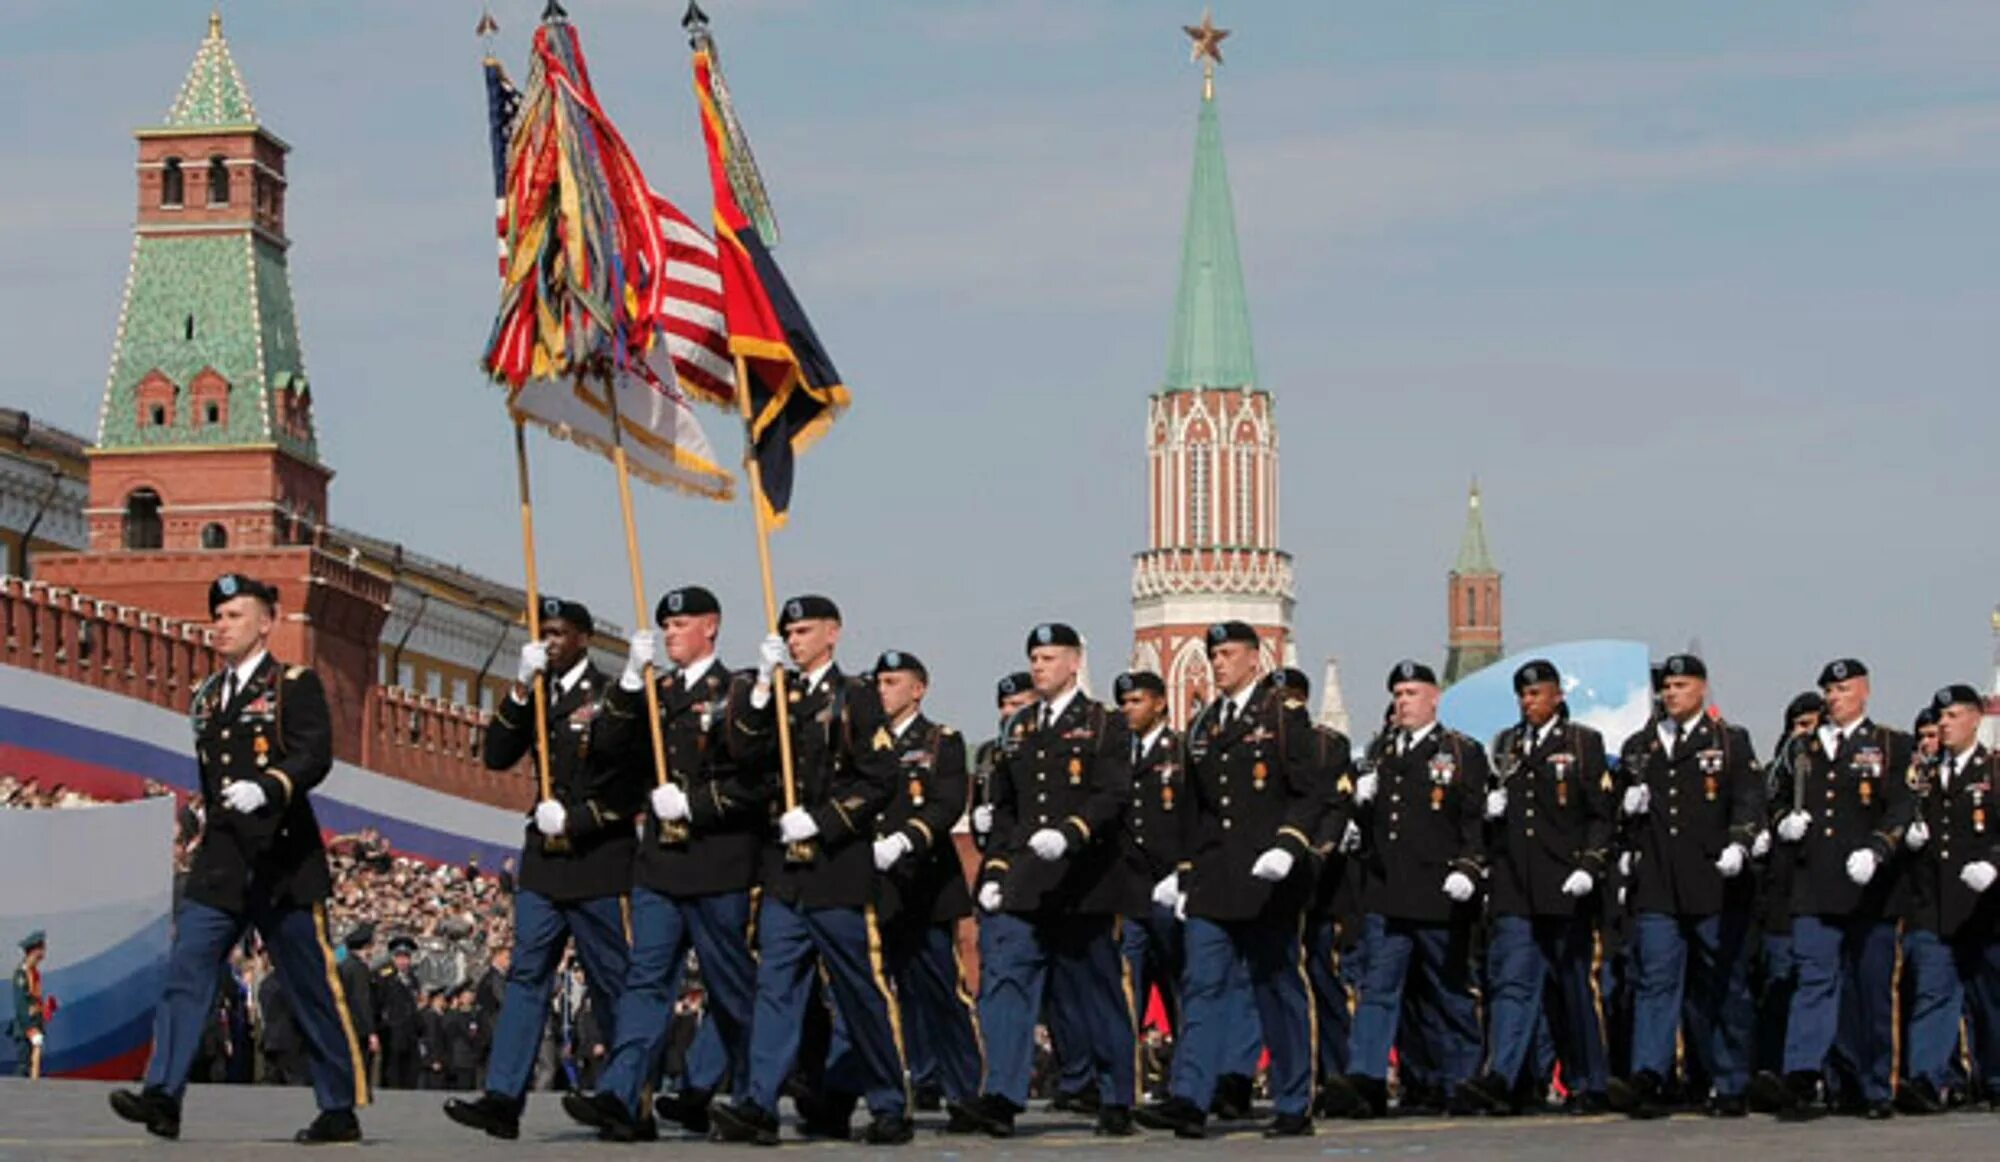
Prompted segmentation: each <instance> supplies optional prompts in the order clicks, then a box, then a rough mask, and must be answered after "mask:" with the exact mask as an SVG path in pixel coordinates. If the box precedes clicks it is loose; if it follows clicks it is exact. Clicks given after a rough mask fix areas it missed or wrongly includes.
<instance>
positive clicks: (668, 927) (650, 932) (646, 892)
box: [597, 887, 757, 1117]
mask: <svg viewBox="0 0 2000 1162" xmlns="http://www.w3.org/2000/svg"><path fill="white" fill-rule="evenodd" d="M749 934H750V893H749V892H747V891H744V892H723V893H721V894H718V895H713V896H695V897H690V898H686V899H677V898H675V897H672V896H667V895H663V894H661V893H659V892H655V891H652V890H651V889H649V888H643V887H642V888H639V889H637V890H635V891H634V892H633V893H632V958H631V966H630V968H629V970H628V971H627V973H626V976H625V995H624V996H623V997H622V998H620V1000H619V1002H618V1017H617V1020H616V1021H614V1022H613V1024H614V1026H615V1027H616V1029H617V1034H618V1040H617V1042H616V1048H615V1050H614V1051H613V1053H612V1055H611V1064H610V1065H609V1066H608V1067H607V1068H606V1069H605V1071H604V1076H603V1077H601V1078H599V1079H598V1083H597V1086H598V1088H599V1089H601V1090H603V1091H605V1092H607V1093H612V1094H616V1095H617V1096H618V1099H619V1100H620V1101H622V1102H624V1103H625V1107H626V1108H627V1109H628V1110H630V1111H631V1112H632V1114H633V1116H635V1117H637V1116H640V1115H643V1114H644V1113H646V1111H645V1110H642V1109H640V1108H639V1099H640V1094H641V1091H643V1090H644V1089H646V1088H647V1086H648V1085H650V1084H651V1082H652V1080H653V1069H654V1063H655V1062H656V1061H658V1060H659V1056H660V1052H661V1050H662V1049H663V1048H664V1047H665V1044H666V1038H667V1028H668V1025H669V1024H670V1022H671V1021H672V1018H673V1010H674V1001H675V999H676V998H677V997H678V996H679V995H680V985H681V978H682V976H683V975H684V972H683V970H684V969H685V967H686V965H687V954H688V949H689V948H690V947H692V948H693V949H694V951H695V955H696V956H698V957H700V958H701V979H702V984H703V985H704V986H705V987H706V988H707V990H708V1015H707V1018H706V1019H705V1020H704V1021H703V1022H702V1026H703V1028H704V1029H705V1030H706V1029H712V1030H713V1033H712V1034H711V1035H712V1036H714V1037H715V1038H716V1039H717V1042H716V1043H717V1044H718V1045H720V1046H721V1047H722V1049H723V1050H724V1054H725V1056H726V1057H727V1058H729V1059H730V1060H731V1063H732V1066H733V1068H732V1069H731V1070H730V1073H731V1076H733V1077H734V1078H735V1083H736V1084H735V1087H734V1088H735V1090H736V1091H737V1092H741V1091H742V1090H743V1089H744V1087H745V1086H746V1085H747V1084H748V1083H749V1079H750V1010H751V1007H752V1006H753V1005H754V1004H755V1003H756V997H757V966H756V965H755V963H753V962H752V961H751V959H750V945H749ZM700 1041H701V1036H700V1035H697V1037H696V1042H697V1043H699V1042H700Z"/></svg>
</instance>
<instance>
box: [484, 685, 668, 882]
mask: <svg viewBox="0 0 2000 1162" xmlns="http://www.w3.org/2000/svg"><path fill="white" fill-rule="evenodd" d="M609 685H610V683H608V682H607V681H605V678H604V674H603V673H602V672H601V671H599V670H598V669H597V667H595V666H592V665H589V664H587V663H586V664H585V666H584V671H583V673H582V674H581V675H580V676H578V678H577V680H576V684H575V685H573V686H571V687H570V688H569V690H568V691H567V692H565V693H564V694H563V695H562V696H561V697H560V698H555V699H553V700H551V702H550V703H549V737H548V750H549V784H550V794H551V796H552V797H553V798H554V799H555V801H556V802H558V803H561V804H562V805H563V809H564V811H565V812H566V813H567V819H568V821H567V823H566V824H565V826H564V831H565V833H566V838H567V839H568V841H569V842H568V845H567V848H566V849H565V850H559V851H550V850H548V845H547V844H546V843H545V842H544V840H545V839H546V838H547V837H546V836H544V835H543V834H542V833H541V832H540V831H538V830H536V829H535V824H534V820H533V819H530V820H529V821H528V825H527V842H526V844H525V845H524V847H523V849H522V852H521V888H522V890H524V891H529V892H536V893H538V894H540V895H543V896H546V897H548V898H549V899H551V900H558V901H563V900H594V899H599V898H601V897H604V896H619V895H623V894H625V893H626V892H628V891H630V890H631V888H632V853H633V849H634V848H635V847H636V846H637V841H636V839H635V832H634V830H633V824H632V819H633V816H634V815H635V814H637V808H638V806H639V803H640V802H641V801H642V799H643V791H642V790H641V788H640V787H639V786H638V785H637V781H636V780H635V779H634V778H632V777H631V771H630V768H629V766H628V765H627V764H626V763H625V762H624V761H623V759H622V756H620V755H619V754H618V753H617V752H616V751H613V750H611V749H609V748H607V747H604V746H602V745H600V743H601V739H602V732H603V731H604V730H605V729H606V728H607V727H608V725H609V723H608V722H607V721H606V718H607V716H606V714H605V690H606V688H607V687H608V686H609ZM554 687H555V683H554V681H553V680H551V682H550V689H551V690H553V689H554ZM534 736H535V710H534V706H533V704H532V703H522V702H516V701H514V700H513V699H512V698H508V699H506V700H505V701H503V702H501V703H500V708H499V709H498V710H496V711H494V712H493V721H492V723H491V724H489V725H488V726H487V728H486V754H485V758H486V766H487V769H489V770H495V771H504V770H506V769H507V768H509V767H511V766H513V765H514V764H515V763H518V762H520V761H521V758H522V756H524V755H527V754H528V753H529V751H530V750H531V748H532V747H533V743H534ZM536 776H537V777H539V772H536Z"/></svg>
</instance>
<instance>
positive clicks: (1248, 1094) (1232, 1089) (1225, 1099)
mask: <svg viewBox="0 0 2000 1162" xmlns="http://www.w3.org/2000/svg"><path fill="white" fill-rule="evenodd" d="M1256 1093H1257V1085H1256V1083H1255V1082H1253V1081H1251V1080H1250V1079H1249V1078H1247V1077H1245V1076H1243V1075H1242V1074H1240V1073H1225V1074H1223V1075H1222V1076H1221V1077H1219V1078H1216V1080H1215V1097H1214V1098H1212V1099H1211V1100H1210V1101H1209V1103H1208V1112H1209V1113H1211V1114H1213V1115H1214V1116H1215V1120H1217V1121H1219V1122H1240V1121H1242V1120H1244V1119H1245V1118H1247V1117H1249V1116H1250V1103H1251V1101H1252V1100H1253V1099H1254V1098H1255V1097H1256Z"/></svg>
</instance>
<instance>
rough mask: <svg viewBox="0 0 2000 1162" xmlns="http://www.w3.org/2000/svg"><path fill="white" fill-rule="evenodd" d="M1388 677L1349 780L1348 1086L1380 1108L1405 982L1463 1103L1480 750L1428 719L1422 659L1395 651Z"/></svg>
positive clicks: (1472, 1024) (1481, 860)
mask: <svg viewBox="0 0 2000 1162" xmlns="http://www.w3.org/2000/svg"><path fill="white" fill-rule="evenodd" d="M1388 687H1389V695H1390V697H1391V698H1392V699H1393V703H1392V708H1391V712H1392V717H1393V723H1394V726H1393V729H1390V730H1387V731H1384V732H1383V733H1382V735H1381V736H1380V737H1379V738H1378V739H1377V740H1376V745H1375V748H1374V753H1373V754H1372V755H1370V756H1369V766H1370V770H1369V772H1368V773H1367V774H1365V775H1362V776H1361V777H1359V778H1357V779H1356V780H1355V781H1354V802H1355V806H1356V807H1357V808H1365V810H1359V811H1358V812H1357V816H1356V817H1357V819H1358V821H1359V823H1360V831H1361V848H1360V870H1361V908H1362V912H1363V917H1364V918H1363V935H1362V941H1363V943H1364V945H1365V947H1366V953H1365V960H1366V962H1367V963H1366V964H1365V965H1364V966H1363V968H1362V978H1361V1001H1360V1005H1359V1007H1358V1008H1357V1009H1356V1010H1355V1013H1354V1033H1353V1047H1352V1052H1351V1059H1352V1065H1351V1068H1352V1069H1353V1072H1352V1073H1350V1074H1349V1075H1348V1076H1347V1078H1346V1082H1345V1088H1346V1089H1350V1090H1352V1091H1353V1094H1354V1095H1355V1097H1357V1098H1358V1099H1359V1101H1360V1102H1362V1103H1365V1104H1366V1106H1367V1107H1368V1109H1369V1110H1370V1111H1373V1112H1374V1113H1377V1114H1380V1113H1382V1112H1385V1111H1386V1110H1387V1108H1388V1081H1387V1079H1388V1076H1389V1049H1390V1047H1391V1046H1392V1045H1394V1044H1396V1033H1397V1026H1398V1023H1399V1021H1400V1018H1401V1016H1402V1010H1403V994H1404V990H1405V987H1406V985H1408V986H1409V987H1410V988H1411V989H1412V990H1413V991H1414V993H1415V995H1414V996H1413V997H1412V998H1411V1000H1412V1002H1413V1003H1412V1010H1413V1016H1418V1017H1422V1018H1424V1020H1423V1022H1422V1024H1423V1026H1424V1028H1423V1033H1424V1037H1423V1040H1424V1041H1425V1042H1426V1045H1427V1047H1428V1048H1429V1049H1430V1051H1431V1053H1432V1055H1433V1056H1434V1059H1435V1060H1434V1064H1435V1066H1436V1067H1437V1076H1438V1079H1439V1080H1440V1081H1441V1082H1442V1084H1443V1088H1444V1090H1445V1094H1446V1099H1447V1101H1449V1102H1450V1103H1451V1104H1452V1108H1453V1109H1454V1110H1458V1111H1461V1112H1471V1109H1472V1107H1469V1106H1467V1105H1466V1104H1465V1098H1464V1094H1463V1092H1462V1091H1463V1088H1464V1086H1465V1084H1466V1083H1467V1082H1468V1081H1469V1080H1470V1079H1471V1077H1472V1073H1473V1071H1474V1070H1475V1069H1477V1068H1478V1066H1479V1045H1480V1037H1479V1008H1478V1004H1477V1002H1475V1001H1474V999H1473V994H1472V979H1471V976H1472V974H1471V963H1470V957H1471V943H1472V928H1473V924H1474V922H1475V920H1476V919H1477V918H1478V908H1477V906H1476V905H1475V904H1474V903H1473V897H1474V896H1475V895H1476V894H1477V892H1478V884H1479V880H1480V878H1481V877H1482V876H1483V875H1484V874H1485V844H1484V841H1483V839H1482V837H1481V833H1480V820H1481V814H1482V810H1483V806H1484V803H1485V797H1486V782H1487V767H1486V751H1485V749H1484V748H1482V747H1481V746H1480V745H1479V743H1478V742H1476V741H1474V740H1473V739H1470V738H1467V737H1466V736H1465V735H1463V734H1460V733H1458V732H1457V731H1455V730H1452V729H1450V728H1448V727H1446V726H1445V725H1443V724H1442V723H1440V722H1439V721H1438V720H1437V704H1438V684H1437V674H1436V673H1435V672H1434V671H1433V670H1432V669H1431V668H1430V667H1429V666H1426V665H1424V664H1423V663H1422V662H1416V661H1407V660H1406V661H1402V662H1398V663H1397V664H1396V666H1395V668H1393V669H1392V670H1390V671H1389V679H1388ZM1412 974H1414V980H1412ZM1333 1100H1334V1101H1335V1102H1337V1103H1339V1104H1340V1105H1342V1106H1346V1105H1348V1104H1350V1103H1349V1102H1348V1099H1347V1098H1345V1096H1336V1097H1335V1098H1334V1099H1333Z"/></svg>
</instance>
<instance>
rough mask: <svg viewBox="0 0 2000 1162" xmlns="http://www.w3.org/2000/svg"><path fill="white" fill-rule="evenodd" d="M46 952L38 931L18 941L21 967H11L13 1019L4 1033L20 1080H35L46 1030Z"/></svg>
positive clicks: (45, 938) (42, 935)
mask: <svg viewBox="0 0 2000 1162" xmlns="http://www.w3.org/2000/svg"><path fill="white" fill-rule="evenodd" d="M48 951H49V938H48V934H47V933H45V932H43V931H42V930H41V929H40V928H37V929H35V930H34V931H33V932H30V933H28V934H27V935H26V936H24V937H22V939H21V963H20V964H18V965H16V966H15V967H14V982H13V984H14V996H13V1017H12V1019H11V1020H10V1021H9V1022H8V1025H7V1032H8V1034H9V1035H10V1036H11V1037H12V1038H13V1039H14V1067H15V1069H16V1070H17V1071H18V1072H19V1073H20V1075H21V1076H22V1077H33V1076H35V1068H36V1066H37V1064H38V1062H37V1061H36V1060H35V1055H36V1054H37V1053H39V1052H40V1051H41V1049H42V1044H43V1040H44V1036H45V1034H46V1033H47V1028H48V1012H47V1009H48V1004H47V1002H46V1001H45V1000H44V999H43V997H42V961H43V960H44V959H45V958H46V957H47V955H48Z"/></svg>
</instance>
